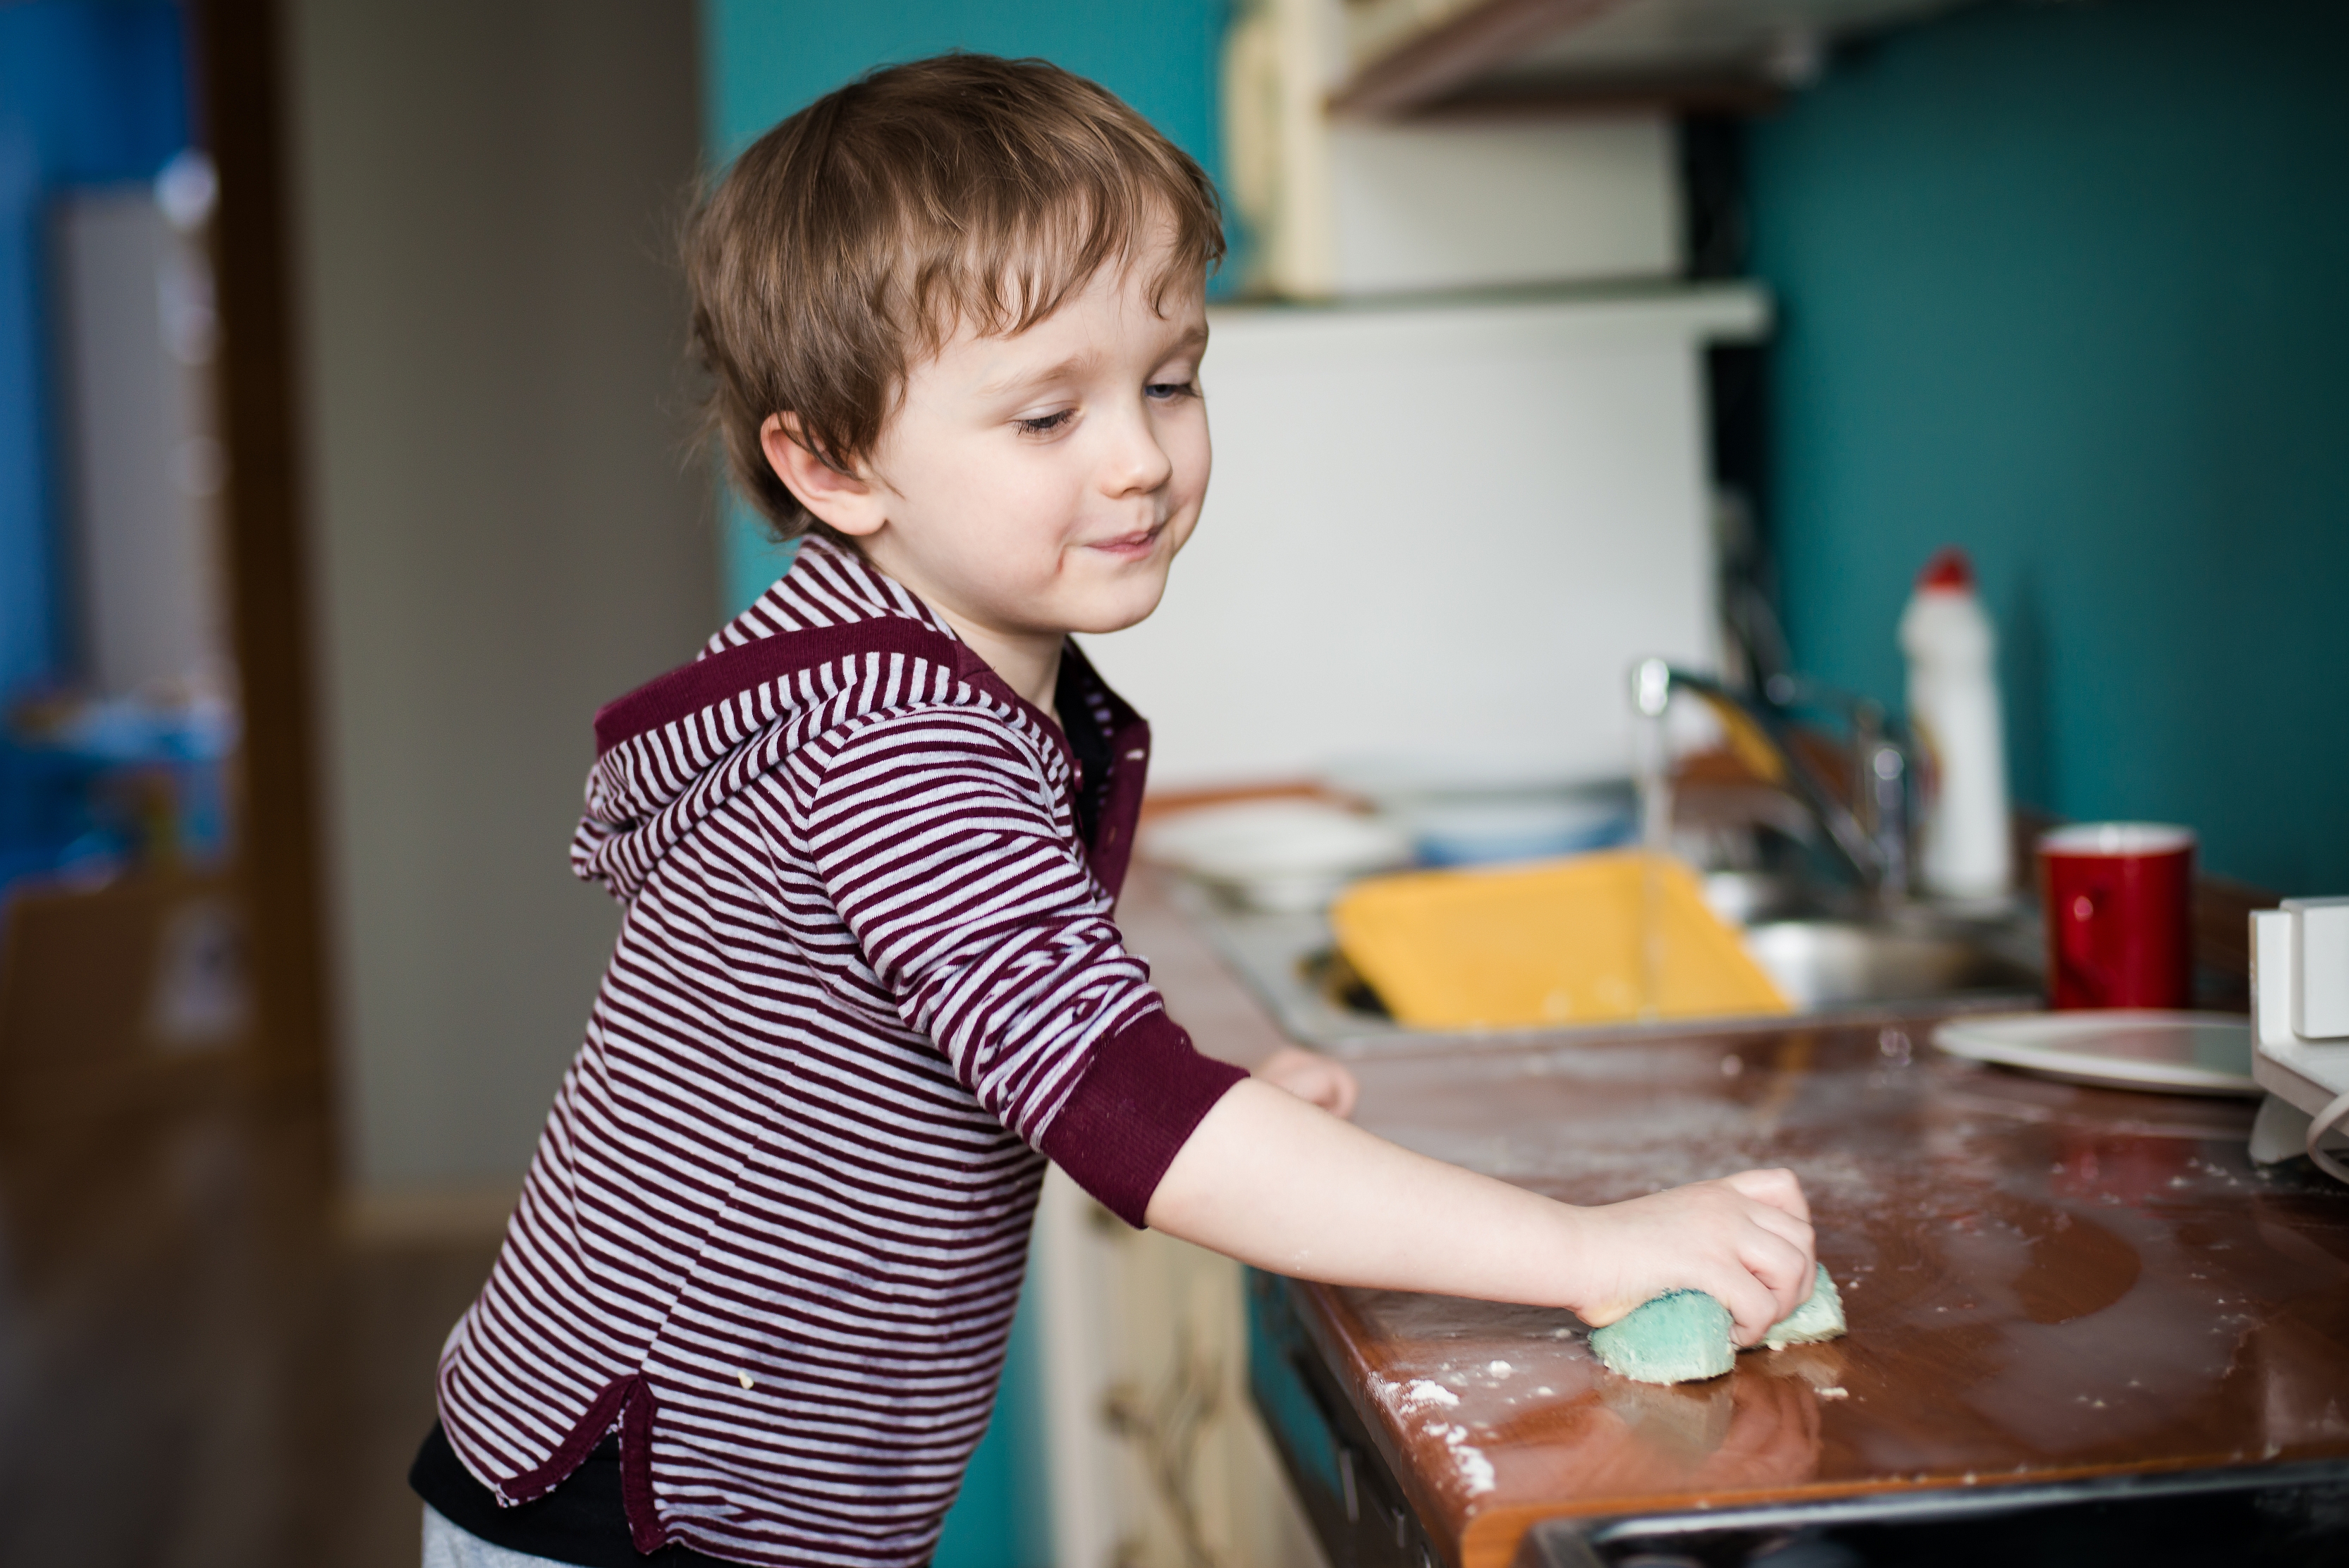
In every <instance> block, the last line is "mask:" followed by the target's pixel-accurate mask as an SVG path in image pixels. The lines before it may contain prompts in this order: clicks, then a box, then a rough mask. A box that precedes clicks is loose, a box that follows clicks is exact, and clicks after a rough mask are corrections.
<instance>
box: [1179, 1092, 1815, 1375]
mask: <svg viewBox="0 0 2349 1568" xmlns="http://www.w3.org/2000/svg"><path fill="white" fill-rule="evenodd" d="M1149 1221H1150V1226H1151V1228H1152V1229H1153V1230H1155V1231H1165V1232H1166V1233H1167V1234H1168V1235H1170V1236H1179V1237H1181V1238H1182V1239H1183V1240H1185V1241H1193V1242H1196V1243H1197V1244H1198V1245H1200V1246H1203V1247H1207V1248H1211V1249H1213V1250H1214V1251H1218V1252H1222V1253H1225V1254H1226V1255H1227V1256H1230V1257H1234V1258H1237V1259H1238V1260H1240V1261H1241V1262H1246V1263H1254V1264H1256V1265H1257V1266H1259V1267H1261V1268H1266V1269H1270V1270H1273V1271H1275V1272H1279V1273H1284V1274H1291V1275H1296V1276H1298V1277H1299V1278H1303V1279H1310V1280H1320V1281H1323V1282H1328V1283H1331V1284H1343V1285H1367V1286H1373V1287H1378V1288H1382V1289H1389V1290H1407V1291H1431V1292H1437V1293H1443V1294H1446V1295H1461V1296H1474V1297H1476V1298H1478V1299H1481V1300H1485V1301H1500V1302H1523V1303H1531V1304H1533V1305H1537V1306H1559V1307H1566V1308H1568V1309H1570V1310H1571V1311H1573V1312H1574V1314H1576V1315H1577V1316H1578V1317H1580V1318H1581V1319H1582V1321H1583V1322H1585V1323H1587V1324H1591V1325H1592V1326H1593V1327H1597V1326H1599V1325H1600V1324H1608V1323H1612V1322H1613V1321H1615V1320H1616V1319H1617V1318H1619V1317H1621V1316H1622V1315H1623V1314H1625V1313H1628V1312H1630V1310H1631V1309H1632V1308H1633V1307H1636V1306H1638V1305H1639V1304H1640V1303H1642V1302H1644V1301H1646V1300H1648V1299H1649V1298H1650V1297H1651V1296H1655V1295H1660V1294H1661V1293H1663V1292H1665V1291H1668V1290H1682V1289H1685V1290H1700V1291H1704V1292H1706V1293H1710V1294H1712V1295H1713V1296H1714V1297H1716V1298H1718V1299H1719V1300H1720V1301H1721V1302H1722V1303H1723V1304H1724V1305H1726V1306H1727V1307H1728V1308H1729V1311H1730V1314H1731V1316H1732V1317H1733V1318H1734V1319H1735V1320H1736V1330H1735V1334H1736V1338H1737V1341H1738V1343H1739V1344H1741V1345H1750V1344H1753V1343H1754V1341H1756V1340H1758V1339H1760V1338H1761V1337H1762V1335H1763V1334H1764V1333H1765V1332H1766V1331H1767V1330H1768V1329H1769V1327H1770V1325H1771V1324H1775V1323H1776V1322H1777V1321H1778V1320H1779V1319H1781V1318H1783V1317H1785V1315H1786V1314H1789V1313H1791V1312H1793V1311H1794V1310H1795V1308H1796V1307H1797V1306H1800V1305H1801V1304H1802V1303H1803V1301H1804V1299H1805V1298H1806V1297H1807V1296H1808V1295H1809V1294H1810V1292H1811V1283H1812V1271H1813V1268H1814V1251H1813V1242H1812V1237H1811V1225H1810V1215H1809V1210H1808V1208H1807V1207H1806V1204H1805V1203H1804V1201H1803V1193H1802V1188H1801V1186H1800V1185H1799V1184H1798V1183H1797V1182H1796V1181H1795V1178H1794V1176H1793V1175H1792V1174H1791V1173H1789V1172H1787V1171H1784V1170H1750V1171H1745V1172H1743V1173H1741V1174H1739V1175H1736V1176H1732V1177H1727V1178H1724V1179H1721V1180H1719V1181H1701V1182H1696V1183H1694V1184H1692V1185H1690V1186H1687V1187H1677V1188H1673V1189H1670V1190H1668V1191H1664V1192H1659V1193H1655V1194H1653V1195H1651V1196H1650V1197H1647V1198H1639V1199H1632V1200H1630V1202H1627V1203H1615V1204H1609V1205H1607V1206H1606V1207H1603V1208H1595V1209H1578V1208H1573V1207H1571V1206H1569V1205H1567V1204H1564V1203H1558V1202H1555V1201H1553V1200H1551V1199H1547V1198H1543V1197H1541V1196H1539V1195H1537V1194H1536V1193H1532V1192H1527V1191H1526V1190H1525V1189H1522V1188H1516V1187H1511V1186H1509V1185H1508V1184H1507V1183H1506V1182H1502V1181H1495V1180H1494V1179H1491V1178H1490V1177H1484V1176H1478V1175H1476V1174H1475V1173H1474V1172H1471V1171H1466V1170H1463V1169H1461V1168H1458V1167H1456V1166H1450V1165H1445V1164H1444V1163H1443V1162H1442V1161H1440V1160H1434V1159H1430V1158H1426V1157H1425V1156H1423V1155H1417V1154H1413V1153H1412V1152H1411V1151H1410V1150H1408V1149H1405V1148H1402V1147H1398V1146H1396V1145H1394V1144H1391V1143H1388V1142H1386V1141H1385V1140H1384V1139H1382V1138H1380V1137H1374V1136H1373V1135H1371V1134H1370V1133H1367V1132H1364V1131H1362V1130H1361V1128H1359V1127H1352V1126H1350V1125H1348V1124H1347V1123H1345V1122H1342V1121H1340V1120H1339V1119H1338V1118H1337V1117H1335V1116H1330V1115H1329V1114H1327V1113H1326V1112H1323V1111H1321V1110H1319V1109H1317V1108H1315V1107H1314V1106H1309V1105H1308V1104H1306V1103H1305V1102H1304V1101H1303V1100H1300V1099H1299V1098H1297V1097H1296V1096H1293V1095H1289V1094H1286V1093H1283V1092H1282V1091H1281V1090H1279V1089H1277V1088H1274V1087H1272V1086H1271V1085H1268V1084H1264V1083H1260V1082H1253V1081H1252V1082H1247V1083H1241V1084H1235V1085H1233V1086H1232V1087H1231V1089H1230V1090H1229V1091H1228V1092H1227V1093H1226V1094H1225V1096H1223V1098H1222V1099H1220V1100H1218V1101H1217V1102H1216V1106H1215V1107H1214V1108H1213V1109H1212V1110H1210V1111H1209V1112H1208V1113H1207V1115H1206V1118H1205V1119H1204V1120H1202V1121H1201V1122H1200V1123H1199V1125H1198V1127H1197V1128H1196V1129H1195V1131H1194V1132H1193V1133H1192V1134H1191V1136H1190V1137H1189V1138H1188V1139H1187V1140H1186V1141H1185V1143H1184V1145H1183V1147H1182V1149H1181V1151H1180V1152H1179V1153H1177V1154H1176V1155H1175V1157H1174V1163H1173V1164H1172V1165H1170V1166H1168V1167H1167V1168H1166V1172H1165V1175H1164V1177H1162V1178H1161V1179H1160V1180H1159V1183H1158V1186H1157V1189H1156V1190H1155V1191H1154V1193H1153V1194H1152V1196H1151V1199H1150V1209H1149Z"/></svg>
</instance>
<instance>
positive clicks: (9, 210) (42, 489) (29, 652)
mask: <svg viewBox="0 0 2349 1568" xmlns="http://www.w3.org/2000/svg"><path fill="white" fill-rule="evenodd" d="M183 23H184V17H183V16H182V13H181V7H180V6H179V5H176V4H173V3H171V0H24V3H21V4H16V5H0V718H5V708H6V705H8V704H10V703H12V702H13V701H16V699H18V698H20V697H21V696H23V695H24V694H25V693H26V691H29V690H35V689H38V688H41V687H44V686H48V685H52V684H57V683H59V682H62V681H64V680H67V679H69V678H70V677H71V675H72V674H73V668H72V665H73V649H72V643H73V637H72V625H71V616H70V613H69V611H68V608H67V605H68V602H69V601H68V595H67V581H68V578H69V568H68V566H67V559H66V557H67V551H66V548H65V545H64V538H65V532H64V527H63V524H64V515H63V513H64V493H65V487H64V485H63V483H61V482H60V480H59V478H58V475H57V452H58V450H59V446H60V441H61V436H60V432H59V431H57V428H56V423H55V421H54V418H53V416H52V412H51V410H52V407H53V401H54V400H53V389H52V385H51V383H52V378H53V376H54V373H55V360H54V358H53V346H52V344H51V342H50V338H49V330H48V321H47V303H48V300H49V298H50V296H51V294H52V288H51V284H50V280H49V278H48V277H47V258H48V254H49V244H48V210H49V204H50V202H51V200H52V198H53V197H55V196H56V195H57V193H59V192H63V191H67V190H71V189H75V188H79V187H89V186H106V185H118V184H125V183H139V184H143V183H145V182H149V181H150V180H152V179H153V178H154V177H155V175H156V173H157V172H158V171H160V169H161V168H162V166H163V165H164V164H165V163H166V162H168V161H170V160H171V157H172V156H173V155H174V154H175V153H177V152H179V151H181V149H183V148H184V147H186V146H187V144H188V135H189V130H188V127H189V119H188V99H187V64H186V50H185V45H184V39H183V36H182V32H181V29H182V26H183ZM126 762H136V763H139V764H140V765H150V766H157V767H161V768H164V769H167V770H169V771H171V773H172V774H174V776H175V777H177V778H178V779H179V783H180V788H179V790H178V793H179V794H180V795H181V798H182V800H183V801H185V802H188V803H193V804H194V805H196V808H197V809H196V812H195V816H196V817H197V818H201V820H202V823H205V824H209V825H210V826H206V827H203V828H202V829H201V832H202V833H208V834H211V835H212V838H213V839H217V837H218V831H217V830H218V829H219V821H218V818H219V811H218V801H219V794H220V791H219V777H220V764H219V759H218V756H217V755H216V754H208V755H206V756H203V757H197V756H194V755H182V754H181V753H179V752H177V751H174V750H172V748H171V746H165V747H164V748H163V751H162V752H160V753H157V754H155V755H152V756H149V755H145V754H143V753H142V755H141V756H140V757H139V758H136V759H126V758H125V757H122V756H119V755H116V754H114V753H112V752H109V750H108V749H107V747H105V746H103V745H100V746H98V747H97V748H96V749H91V748H88V747H83V746H80V745H78V744H76V743H71V742H54V741H32V740H27V739H26V738H24V737H12V736H10V735H8V734H5V732H0V887H5V884H6V883H7V882H8V881H10V880H12V879H13V878H14V877H17V876H20V875H25V874H28V873H35V872H45V871H54V870H59V869H71V868H74V867H83V866H88V865H94V864H98V863H101V862H110V861H111V860H114V859H118V858H119V857H120V856H121V855H122V853H123V852H124V850H125V848H126V844H125V841H124V836H123V833H122V831H121V830H120V828H119V826H114V825H110V824H109V821H108V819H107V818H108V813H107V810H106V807H105V803H104V802H103V801H101V800H100V799H99V798H98V797H99V793H100V789H101V785H102V783H103V781H104V780H105V778H106V776H107V775H108V774H109V771H111V770H116V769H119V768H120V767H121V766H123V765H125V763H126Z"/></svg>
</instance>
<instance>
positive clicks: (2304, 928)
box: [2251, 898, 2349, 1181]
mask: <svg viewBox="0 0 2349 1568" xmlns="http://www.w3.org/2000/svg"><path fill="white" fill-rule="evenodd" d="M2251 1013H2252V1016H2251V1034H2252V1042H2251V1043H2252V1056H2251V1076H2252V1077H2253V1078H2254V1079H2256V1080H2258V1082H2259V1085H2260V1086H2261V1088H2263V1089H2265V1090H2267V1091H2268V1096H2269V1097H2268V1099H2267V1101H2266V1102H2265V1103H2264V1104H2262V1105H2261V1106H2260V1116H2259V1121H2258V1122H2257V1124H2255V1125H2254V1127H2252V1130H2251V1158H2253V1159H2255V1160H2258V1161H2260V1162H2261V1163H2262V1164H2266V1163H2270V1162H2272V1161H2274V1160H2279V1159H2284V1158H2290V1157H2291V1156H2292V1155H2295V1154H2300V1153H2303V1152H2304V1153H2306V1154H2307V1155H2308V1157H2309V1158H2311V1159H2313V1160H2314V1161H2316V1163H2317V1165H2318V1166H2319V1167H2320V1168H2323V1170H2324V1172H2325V1173H2326V1174H2327V1175H2329V1176H2332V1177H2333V1178H2335V1179H2338V1180H2342V1181H2349V1166H2344V1164H2343V1163H2342V1161H2341V1159H2340V1158H2338V1157H2339V1155H2340V1152H2341V1151H2342V1149H2343V1147H2344V1145H2349V1137H2344V1135H2343V1134H2342V1133H2341V1131H2340V1130H2339V1129H2340V1127H2341V1124H2342V1122H2343V1120H2344V1118H2349V898H2286V899H2285V900H2284V901H2283V904H2282V908H2280V909H2261V910H2257V911H2254V912H2253V914H2252V916H2251Z"/></svg>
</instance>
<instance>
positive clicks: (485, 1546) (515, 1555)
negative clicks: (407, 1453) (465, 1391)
mask: <svg viewBox="0 0 2349 1568" xmlns="http://www.w3.org/2000/svg"><path fill="white" fill-rule="evenodd" d="M424 1568H564V1564H562V1563H557V1562H556V1561H555V1560H554V1558H552V1557H533V1556H531V1555H530V1554H529V1553H528V1552H509V1551H507V1550H506V1549H505V1548H504V1547H502V1546H492V1545H491V1544H490V1543H489V1542H486V1541H484V1540H482V1539H481V1537H480V1536H478V1535H471V1534H468V1533H467V1532H464V1531H462V1530H460V1529H458V1528H457V1527H456V1526H455V1525H453V1524H451V1523H450V1522H449V1521H447V1520H446V1519H443V1518H442V1517H441V1516H440V1514H439V1513H437V1512H435V1511H433V1509H432V1505H431V1504H429V1503H427V1504H425V1506H424Z"/></svg>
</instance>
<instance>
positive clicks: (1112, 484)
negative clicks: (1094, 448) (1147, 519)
mask: <svg viewBox="0 0 2349 1568" xmlns="http://www.w3.org/2000/svg"><path fill="white" fill-rule="evenodd" d="M1108 456H1109V461H1108V466H1107V470H1106V472H1104V473H1103V475H1102V480H1103V483H1102V488H1103V489H1105V490H1106V491H1108V492H1109V493H1110V494H1112V495H1135V494H1143V493H1148V492H1150V491H1153V490H1155V489H1157V488H1158V487H1159V486H1160V485H1162V484H1164V483H1166V480H1167V477H1168V476H1169V475H1170V474H1172V473H1173V472H1174V459H1172V458H1170V457H1168V456H1167V455H1166V449H1165V448H1164V447H1163V446H1161V445H1159V444H1158V435H1157V432H1156V431H1153V430H1152V429H1151V428H1150V421H1148V420H1147V419H1143V418H1140V417H1136V418H1132V419H1127V420H1123V421H1120V428H1119V431H1118V433H1117V437H1116V440H1115V443H1114V445H1113V446H1112V448H1111V451H1110V452H1109V454H1108Z"/></svg>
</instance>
